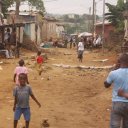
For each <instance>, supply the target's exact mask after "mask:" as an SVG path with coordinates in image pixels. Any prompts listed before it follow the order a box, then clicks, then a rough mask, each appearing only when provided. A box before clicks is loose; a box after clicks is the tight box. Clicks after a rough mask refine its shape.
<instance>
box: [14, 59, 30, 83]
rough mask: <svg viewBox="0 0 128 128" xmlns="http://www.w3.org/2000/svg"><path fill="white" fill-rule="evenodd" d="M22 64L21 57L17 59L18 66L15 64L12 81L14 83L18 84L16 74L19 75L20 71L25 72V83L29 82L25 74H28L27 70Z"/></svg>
mask: <svg viewBox="0 0 128 128" xmlns="http://www.w3.org/2000/svg"><path fill="white" fill-rule="evenodd" d="M24 65H25V63H24V60H23V59H21V60H20V61H19V66H17V67H16V68H15V71H14V77H13V80H14V82H16V85H18V84H19V80H18V76H19V74H20V73H25V74H26V77H27V81H26V82H27V84H29V82H28V75H27V74H28V70H27V68H26V67H25V66H24Z"/></svg>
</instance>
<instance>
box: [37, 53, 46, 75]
mask: <svg viewBox="0 0 128 128" xmlns="http://www.w3.org/2000/svg"><path fill="white" fill-rule="evenodd" d="M43 61H44V59H43V57H42V56H41V51H38V52H37V58H36V69H37V71H38V74H39V75H41V73H42V71H43V69H42V64H43Z"/></svg>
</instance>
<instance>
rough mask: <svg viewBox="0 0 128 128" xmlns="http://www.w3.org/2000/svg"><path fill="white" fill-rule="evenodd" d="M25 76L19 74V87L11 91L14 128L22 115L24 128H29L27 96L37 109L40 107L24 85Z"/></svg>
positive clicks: (29, 89)
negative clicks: (35, 104)
mask: <svg viewBox="0 0 128 128" xmlns="http://www.w3.org/2000/svg"><path fill="white" fill-rule="evenodd" d="M26 80H27V77H26V74H25V73H21V74H19V83H20V84H19V85H18V86H16V87H15V88H14V90H13V96H14V106H13V111H14V128H17V124H18V120H19V119H20V117H21V115H22V114H23V115H24V119H25V124H26V126H25V128H29V122H30V117H31V114H30V105H29V96H31V98H32V99H33V100H34V101H35V102H36V103H37V105H38V106H39V107H41V104H40V103H39V101H38V100H37V99H36V97H35V96H34V94H33V92H32V88H31V87H30V86H28V85H27V84H26Z"/></svg>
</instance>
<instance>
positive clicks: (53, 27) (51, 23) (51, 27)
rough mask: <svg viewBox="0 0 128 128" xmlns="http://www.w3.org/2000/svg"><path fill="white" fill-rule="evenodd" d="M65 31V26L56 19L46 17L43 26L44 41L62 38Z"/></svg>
mask: <svg viewBox="0 0 128 128" xmlns="http://www.w3.org/2000/svg"><path fill="white" fill-rule="evenodd" d="M63 31H64V26H63V25H62V24H60V23H59V21H57V20H56V19H55V18H51V17H45V18H44V19H43V26H42V39H43V40H44V41H47V40H49V39H50V38H51V37H52V39H53V40H54V39H59V38H62V33H63Z"/></svg>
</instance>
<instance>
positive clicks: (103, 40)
mask: <svg viewBox="0 0 128 128" xmlns="http://www.w3.org/2000/svg"><path fill="white" fill-rule="evenodd" d="M104 23H105V0H103V26H102V50H104V42H105V38H104Z"/></svg>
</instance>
